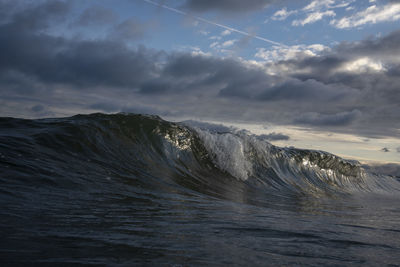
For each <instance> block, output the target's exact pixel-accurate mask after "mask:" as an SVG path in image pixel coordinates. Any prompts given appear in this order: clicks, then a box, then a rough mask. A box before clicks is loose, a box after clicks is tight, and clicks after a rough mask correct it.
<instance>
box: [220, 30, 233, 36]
mask: <svg viewBox="0 0 400 267" xmlns="http://www.w3.org/2000/svg"><path fill="white" fill-rule="evenodd" d="M231 33H232V32H231V31H230V30H225V31H223V32H221V35H222V36H227V35H230V34H231Z"/></svg>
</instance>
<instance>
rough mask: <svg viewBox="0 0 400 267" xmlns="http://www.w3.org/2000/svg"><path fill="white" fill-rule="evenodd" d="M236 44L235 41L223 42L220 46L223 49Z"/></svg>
mask: <svg viewBox="0 0 400 267" xmlns="http://www.w3.org/2000/svg"><path fill="white" fill-rule="evenodd" d="M236 42H237V40H236V39H233V40H228V41H226V42H224V43H223V44H222V46H223V47H230V46H232V45H234V44H235V43H236Z"/></svg>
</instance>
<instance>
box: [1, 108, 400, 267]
mask: <svg viewBox="0 0 400 267" xmlns="http://www.w3.org/2000/svg"><path fill="white" fill-rule="evenodd" d="M0 185H1V186H0V204H1V206H0V207H1V209H0V236H1V239H0V264H1V265H2V266H10V265H37V266H59V265H68V266H69V265H92V264H93V265H107V266H109V265H116V266H117V265H121V266H131V265H139V266H270V265H289V266H291V265H310V266H312V265H314V266H348V265H352V266H357V265H360V266H361V265H363V266H399V264H400V202H399V201H400V183H399V181H398V180H397V179H396V178H394V177H390V176H384V175H380V174H375V173H370V172H368V171H367V170H365V169H364V168H363V167H362V166H361V165H360V164H359V163H358V162H355V161H348V160H345V159H341V158H339V157H337V156H334V155H332V154H329V153H326V152H321V151H312V150H300V149H293V148H279V147H276V146H273V145H271V144H270V143H268V142H267V141H265V140H263V139H262V138H261V137H258V136H255V135H252V134H249V133H247V132H243V131H232V132H217V131H210V130H205V129H199V128H195V127H190V126H185V125H184V124H180V123H171V122H167V121H164V120H162V119H160V118H159V117H156V116H145V115H135V114H115V115H104V114H92V115H78V116H74V117H70V118H62V119H41V120H23V119H14V118H0Z"/></svg>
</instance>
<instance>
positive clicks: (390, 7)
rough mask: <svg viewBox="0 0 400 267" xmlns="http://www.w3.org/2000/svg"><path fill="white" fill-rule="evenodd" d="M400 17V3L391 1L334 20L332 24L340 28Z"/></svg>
mask: <svg viewBox="0 0 400 267" xmlns="http://www.w3.org/2000/svg"><path fill="white" fill-rule="evenodd" d="M399 19H400V3H390V4H387V5H385V6H381V7H378V6H376V5H372V6H370V7H368V8H367V9H366V10H363V11H360V12H358V13H355V14H354V15H352V16H348V17H344V18H342V19H340V20H332V21H331V25H333V26H335V27H336V28H339V29H345V28H352V27H358V26H361V25H364V24H376V23H379V22H385V21H396V20H399Z"/></svg>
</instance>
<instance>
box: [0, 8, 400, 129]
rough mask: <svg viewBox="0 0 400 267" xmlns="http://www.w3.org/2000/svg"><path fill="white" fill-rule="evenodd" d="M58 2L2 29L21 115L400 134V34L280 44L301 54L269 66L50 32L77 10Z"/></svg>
mask: <svg viewBox="0 0 400 267" xmlns="http://www.w3.org/2000/svg"><path fill="white" fill-rule="evenodd" d="M54 3H56V2H54V1H51V4H50V3H49V2H43V4H42V5H41V4H37V5H36V6H30V7H29V9H25V10H21V11H18V13H15V14H12V15H10V19H9V20H7V21H4V22H3V23H1V24H0V51H2V54H1V57H2V59H1V60H0V86H1V88H2V90H1V91H0V100H1V101H3V102H2V103H4V102H6V103H7V104H8V107H10V109H11V106H12V108H14V111H15V114H19V113H18V112H19V111H20V110H22V108H20V107H21V106H26V107H28V108H24V109H23V111H24V112H31V114H30V115H31V116H35V115H32V114H36V113H35V110H32V109H31V107H33V106H35V105H38V104H40V105H43V106H45V107H46V108H47V109H48V110H49V111H53V112H55V113H57V112H58V113H57V114H69V113H68V112H70V113H73V112H80V113H82V112H86V111H93V110H99V111H105V112H114V111H135V112H147V113H149V112H154V113H157V114H160V115H162V114H168V116H175V117H178V116H182V114H185V116H186V117H197V118H202V119H213V120H221V121H234V120H245V121H249V122H261V123H266V122H270V123H276V124H281V125H293V124H300V125H307V126H310V127H311V128H313V129H323V130H327V129H331V130H334V131H337V132H350V133H356V134H362V135H366V136H398V130H397V129H399V128H400V121H399V117H398V114H400V107H399V104H398V103H400V92H399V90H398V88H399V84H400V76H399V75H398V73H400V58H399V57H396V56H394V55H398V54H400V48H399V45H398V44H399V43H400V31H395V32H392V33H391V34H388V35H386V36H384V37H380V38H370V39H365V40H362V41H359V42H348V43H341V44H339V45H337V46H336V47H333V48H332V49H330V50H329V49H325V48H324V47H323V46H321V45H314V46H305V47H289V48H287V49H288V50H282V51H280V50H279V48H278V46H277V47H275V48H273V49H275V50H276V52H277V53H278V54H279V53H281V55H283V54H284V53H289V52H290V53H293V55H295V56H290V57H284V56H279V55H278V56H277V57H276V60H270V61H269V60H267V58H268V57H270V58H273V55H272V54H271V55H266V53H267V51H266V50H261V49H260V50H259V52H260V56H261V52H262V53H263V56H265V62H263V63H260V62H254V61H247V60H244V59H241V58H235V59H234V58H230V57H225V58H217V57H212V56H209V55H204V54H202V53H200V52H201V51H200V52H197V53H192V52H187V53H185V52H177V53H166V52H163V51H156V50H152V49H148V48H146V47H144V46H140V45H137V46H135V45H132V44H127V43H126V42H125V41H124V38H125V36H123V35H119V34H115V35H114V36H115V38H111V37H110V36H111V35H106V36H105V37H104V38H102V39H84V37H68V36H64V37H63V36H54V35H51V32H52V31H50V30H48V29H49V27H51V25H54V23H55V24H56V25H57V23H58V22H60V21H63V22H65V20H64V19H65V16H66V14H67V13H68V12H70V11H69V10H70V7H69V6H68V5H66V4H65V3H62V2H57V3H58V5H59V6H58V8H56V7H51V6H52V5H55V4H54ZM48 5H50V6H48ZM56 6H57V5H56ZM54 8H55V11H54V10H53V9H54ZM44 10H47V12H49V13H51V14H47V13H45V12H44ZM37 12H38V14H40V15H41V16H36V15H35V14H36V13H37ZM31 13H33V14H31ZM57 14H58V15H57ZM28 22H29V23H30V24H29V25H28V26H26V25H27V24H28ZM122 23H123V22H122ZM24 25H25V26H24ZM118 25H119V24H118V23H115V24H114V25H112V26H111V27H109V28H108V29H114V27H117V26H118ZM135 26H138V27H146V25H142V24H140V23H139V24H135ZM26 27H27V29H26ZM128 36H129V34H128ZM133 36H136V35H135V34H134V35H133ZM26 44H29V45H26ZM297 51H298V52H297ZM299 54H301V56H298V55H299ZM278 58H279V59H278ZM365 58H367V59H368V60H365ZM360 60H361V61H360ZM363 65H367V66H368V67H366V68H364V67H362V66H363ZM360 66H361V67H360ZM377 66H378V67H379V66H382V68H377ZM11 104H13V105H11ZM24 104H25V105H24ZM0 108H2V109H3V107H2V106H1V107H0ZM60 110H61V111H60ZM9 112H10V111H9ZM9 112H8V113H7V114H9ZM361 114H362V116H361Z"/></svg>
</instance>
